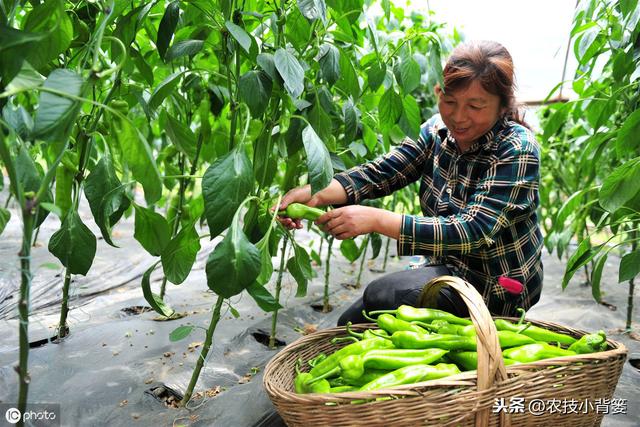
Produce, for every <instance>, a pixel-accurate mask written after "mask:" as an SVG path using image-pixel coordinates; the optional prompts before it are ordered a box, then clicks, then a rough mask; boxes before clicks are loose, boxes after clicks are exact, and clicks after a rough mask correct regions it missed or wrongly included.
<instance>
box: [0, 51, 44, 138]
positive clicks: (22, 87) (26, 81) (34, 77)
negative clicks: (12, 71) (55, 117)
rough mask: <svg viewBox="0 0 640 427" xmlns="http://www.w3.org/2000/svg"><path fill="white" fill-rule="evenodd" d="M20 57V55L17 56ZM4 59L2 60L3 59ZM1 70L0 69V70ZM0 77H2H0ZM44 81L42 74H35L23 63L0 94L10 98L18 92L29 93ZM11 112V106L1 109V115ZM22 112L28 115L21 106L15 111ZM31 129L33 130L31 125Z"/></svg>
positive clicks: (29, 66) (34, 71)
mask: <svg viewBox="0 0 640 427" xmlns="http://www.w3.org/2000/svg"><path fill="white" fill-rule="evenodd" d="M17 56H20V55H17ZM3 59H4V58H3ZM7 62H9V61H7ZM0 67H2V65H0ZM0 70H1V68H0ZM0 77H2V76H0ZM3 80H4V78H3ZM45 80H46V79H45V78H44V77H43V76H42V74H40V73H39V72H37V71H36V70H34V69H33V67H32V66H31V65H29V63H28V62H25V63H23V64H22V68H21V69H20V71H19V72H18V74H17V75H16V76H15V77H14V78H13V80H11V83H9V84H8V85H7V87H6V89H5V91H4V92H3V93H2V95H3V96H11V95H15V94H17V93H20V92H24V91H29V90H33V89H36V88H39V87H40V86H42V84H43V83H44V81H45ZM10 110H13V108H12V106H11V104H7V105H5V107H4V109H3V114H6V113H5V111H10ZM20 110H23V111H25V114H28V113H27V112H26V110H25V109H24V107H22V106H18V109H17V111H20ZM31 125H32V126H31V128H33V123H31Z"/></svg>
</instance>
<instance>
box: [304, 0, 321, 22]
mask: <svg viewBox="0 0 640 427" xmlns="http://www.w3.org/2000/svg"><path fill="white" fill-rule="evenodd" d="M297 3H298V9H300V13H302V16H304V17H305V18H307V19H308V20H310V21H314V20H316V19H321V20H322V22H325V21H326V20H327V6H326V4H325V3H324V0H298V2H297Z"/></svg>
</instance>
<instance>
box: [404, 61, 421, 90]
mask: <svg viewBox="0 0 640 427" xmlns="http://www.w3.org/2000/svg"><path fill="white" fill-rule="evenodd" d="M400 85H401V86H402V89H404V91H405V93H411V92H413V91H414V90H415V89H417V88H418V86H420V65H418V63H417V62H416V60H415V59H413V58H411V57H409V58H406V59H404V60H403V61H402V62H401V63H400Z"/></svg>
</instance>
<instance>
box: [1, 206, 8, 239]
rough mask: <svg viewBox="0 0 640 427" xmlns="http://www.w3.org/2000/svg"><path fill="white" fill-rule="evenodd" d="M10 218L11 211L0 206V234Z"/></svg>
mask: <svg viewBox="0 0 640 427" xmlns="http://www.w3.org/2000/svg"><path fill="white" fill-rule="evenodd" d="M10 219H11V212H9V211H8V210H7V209H5V208H0V235H1V234H2V232H3V231H4V229H5V227H6V226H7V224H8V223H9V220H10Z"/></svg>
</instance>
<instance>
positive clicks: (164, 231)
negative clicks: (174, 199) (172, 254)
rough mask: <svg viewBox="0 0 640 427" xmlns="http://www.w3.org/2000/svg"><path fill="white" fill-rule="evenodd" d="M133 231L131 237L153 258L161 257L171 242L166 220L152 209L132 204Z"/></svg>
mask: <svg viewBox="0 0 640 427" xmlns="http://www.w3.org/2000/svg"><path fill="white" fill-rule="evenodd" d="M133 207H134V208H135V211H136V214H135V229H134V233H133V237H134V238H135V239H136V240H137V241H138V242H139V243H140V244H141V245H142V247H143V248H144V249H145V250H146V251H147V252H149V253H150V254H151V255H153V256H160V255H162V253H163V251H164V250H165V248H166V247H167V244H169V241H170V240H171V227H169V223H168V222H167V220H166V219H165V218H164V217H163V216H162V215H160V214H159V213H157V212H154V211H153V210H152V209H149V208H144V207H142V206H138V205H137V204H135V203H134V204H133Z"/></svg>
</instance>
